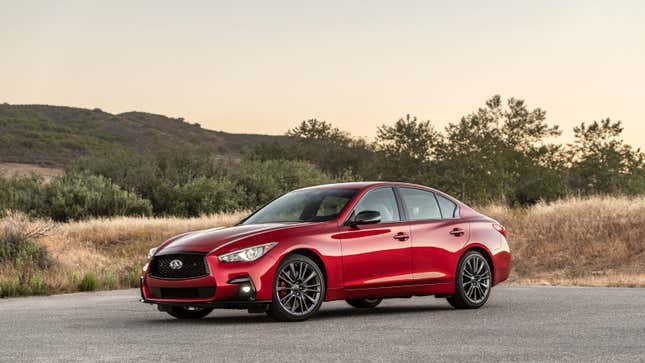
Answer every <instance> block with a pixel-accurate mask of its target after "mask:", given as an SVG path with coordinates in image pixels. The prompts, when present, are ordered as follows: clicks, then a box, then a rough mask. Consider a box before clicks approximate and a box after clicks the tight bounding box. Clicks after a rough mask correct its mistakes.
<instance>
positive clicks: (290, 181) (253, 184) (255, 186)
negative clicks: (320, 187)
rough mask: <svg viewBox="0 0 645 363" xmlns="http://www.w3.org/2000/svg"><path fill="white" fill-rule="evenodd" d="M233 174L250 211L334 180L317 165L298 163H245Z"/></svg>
mask: <svg viewBox="0 0 645 363" xmlns="http://www.w3.org/2000/svg"><path fill="white" fill-rule="evenodd" d="M233 175H234V179H235V180H236V181H237V183H238V185H239V190H238V192H240V193H241V194H242V196H243V197H242V198H243V203H242V204H243V207H244V208H247V209H252V208H256V207H258V206H259V205H262V204H264V203H266V202H268V201H270V200H271V199H273V198H276V197H278V196H279V195H280V194H283V193H286V192H288V191H291V190H293V189H296V188H301V187H306V186H312V185H317V184H325V183H331V182H333V181H334V179H333V178H331V177H330V176H329V175H327V174H325V173H324V172H323V171H322V170H320V169H319V168H318V167H316V166H315V165H313V164H310V163H308V162H305V161H295V160H267V161H245V162H244V163H242V164H241V165H240V167H239V170H237V171H235V172H234V173H233Z"/></svg>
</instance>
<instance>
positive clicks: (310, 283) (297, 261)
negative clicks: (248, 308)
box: [268, 254, 325, 321]
mask: <svg viewBox="0 0 645 363" xmlns="http://www.w3.org/2000/svg"><path fill="white" fill-rule="evenodd" d="M273 280H274V281H273V298H272V302H271V306H270V308H269V312H268V314H269V316H271V317H272V318H274V319H275V320H278V321H300V320H306V319H308V318H309V317H310V316H312V315H313V314H315V313H316V312H317V311H318V310H319V309H320V305H322V302H323V299H324V298H325V279H324V277H323V274H322V271H321V270H320V267H318V265H317V264H316V263H315V262H314V261H313V260H312V259H310V258H309V257H307V256H303V255H299V254H294V255H289V256H287V257H286V258H285V259H284V260H283V261H282V262H281V263H280V265H279V266H278V269H277V271H276V273H275V277H274V279H273Z"/></svg>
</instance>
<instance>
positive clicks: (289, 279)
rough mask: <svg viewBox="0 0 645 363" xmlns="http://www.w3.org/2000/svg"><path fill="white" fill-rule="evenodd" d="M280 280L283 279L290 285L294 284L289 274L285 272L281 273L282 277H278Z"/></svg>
mask: <svg viewBox="0 0 645 363" xmlns="http://www.w3.org/2000/svg"><path fill="white" fill-rule="evenodd" d="M278 277H279V278H281V279H282V280H283V281H284V282H288V283H289V284H293V283H294V281H293V280H292V279H291V277H289V274H288V273H287V272H285V271H282V272H280V275H278Z"/></svg>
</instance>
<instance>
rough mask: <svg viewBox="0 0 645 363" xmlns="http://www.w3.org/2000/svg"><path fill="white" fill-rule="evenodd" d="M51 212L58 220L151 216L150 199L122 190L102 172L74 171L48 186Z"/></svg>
mask: <svg viewBox="0 0 645 363" xmlns="http://www.w3.org/2000/svg"><path fill="white" fill-rule="evenodd" d="M45 188H46V199H47V202H48V204H49V205H48V208H49V211H48V213H45V215H47V216H49V217H51V218H52V219H54V220H57V221H67V220H70V219H72V220H78V219H84V218H88V217H92V216H98V217H103V216H105V217H107V216H122V215H150V214H151V213H152V206H151V204H150V202H149V201H147V200H145V199H142V198H140V197H138V196H136V195H134V194H132V193H129V192H127V191H124V190H122V189H121V188H119V186H117V185H115V184H112V183H111V182H110V181H109V180H108V179H106V178H105V177H103V176H100V175H87V174H72V175H65V176H62V177H59V178H55V179H54V180H52V182H51V183H50V184H48V185H46V187H45Z"/></svg>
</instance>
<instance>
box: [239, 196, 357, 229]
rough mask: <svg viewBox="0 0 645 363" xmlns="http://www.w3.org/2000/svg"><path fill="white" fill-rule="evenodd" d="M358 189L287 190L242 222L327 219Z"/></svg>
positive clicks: (337, 211) (334, 214)
mask: <svg viewBox="0 0 645 363" xmlns="http://www.w3.org/2000/svg"><path fill="white" fill-rule="evenodd" d="M357 192H358V190H357V189H309V190H298V191H295V192H291V193H287V194H285V195H283V196H281V197H280V198H278V199H276V200H274V201H273V202H271V203H269V204H267V205H266V206H264V207H262V209H260V210H258V211H257V212H255V213H254V214H253V215H251V216H250V217H249V218H248V219H247V220H245V221H244V222H243V223H242V224H257V223H274V222H320V221H329V220H332V219H334V218H336V217H337V216H338V215H339V214H340V212H341V211H342V210H343V208H345V206H346V205H347V203H348V202H349V201H350V200H351V199H352V198H353V197H354V195H356V193H357Z"/></svg>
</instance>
